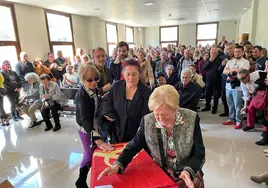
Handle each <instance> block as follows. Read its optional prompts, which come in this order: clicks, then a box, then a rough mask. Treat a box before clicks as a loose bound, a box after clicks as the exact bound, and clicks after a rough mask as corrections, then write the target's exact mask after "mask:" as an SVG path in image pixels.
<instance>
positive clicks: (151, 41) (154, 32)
mask: <svg viewBox="0 0 268 188" xmlns="http://www.w3.org/2000/svg"><path fill="white" fill-rule="evenodd" d="M159 43H160V41H159V27H146V28H145V44H144V45H145V47H147V46H149V45H151V46H158V45H159Z"/></svg>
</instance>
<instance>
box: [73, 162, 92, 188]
mask: <svg viewBox="0 0 268 188" xmlns="http://www.w3.org/2000/svg"><path fill="white" fill-rule="evenodd" d="M79 171H80V173H79V178H78V180H77V181H76V182H75V186H76V187H77V188H88V185H87V175H88V171H89V169H88V167H87V166H84V167H82V168H80V170H79Z"/></svg>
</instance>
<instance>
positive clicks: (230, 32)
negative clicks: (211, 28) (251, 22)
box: [218, 21, 237, 42]
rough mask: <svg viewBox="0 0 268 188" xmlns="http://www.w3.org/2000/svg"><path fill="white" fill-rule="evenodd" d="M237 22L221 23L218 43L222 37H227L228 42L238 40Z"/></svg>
mask: <svg viewBox="0 0 268 188" xmlns="http://www.w3.org/2000/svg"><path fill="white" fill-rule="evenodd" d="M236 30H237V21H220V22H219V29H218V42H220V41H221V38H222V36H225V37H226V40H227V41H228V42H231V41H232V40H236V38H237V37H236Z"/></svg>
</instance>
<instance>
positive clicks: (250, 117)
mask: <svg viewBox="0 0 268 188" xmlns="http://www.w3.org/2000/svg"><path fill="white" fill-rule="evenodd" d="M261 74H263V75H262V76H261ZM238 77H239V79H240V80H241V89H242V91H243V99H244V101H245V105H244V108H243V109H242V110H241V111H245V110H246V108H247V126H246V127H244V128H243V131H245V132H246V131H249V130H251V129H255V116H256V112H257V110H258V109H256V107H255V106H254V105H253V102H250V104H249V106H248V107H247V104H248V103H249V101H250V98H251V96H252V95H253V93H254V92H255V90H256V88H257V87H258V86H259V85H258V84H256V83H255V82H256V81H257V80H259V79H260V81H258V82H262V81H261V80H262V79H265V78H266V79H265V80H263V82H264V83H265V84H266V85H267V84H268V82H267V73H266V72H264V71H255V72H253V73H251V74H249V71H248V70H244V69H243V70H241V71H240V72H239V75H238ZM264 114H266V113H264ZM267 123H268V122H267V120H265V121H262V124H263V134H262V136H263V138H262V139H261V140H260V141H258V142H256V144H257V145H266V144H268V134H267V130H268V129H267Z"/></svg>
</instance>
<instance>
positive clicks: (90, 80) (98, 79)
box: [87, 77, 100, 83]
mask: <svg viewBox="0 0 268 188" xmlns="http://www.w3.org/2000/svg"><path fill="white" fill-rule="evenodd" d="M93 81H95V82H99V81H100V78H98V77H97V78H93V79H92V78H91V79H87V82H88V83H91V82H93Z"/></svg>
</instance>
